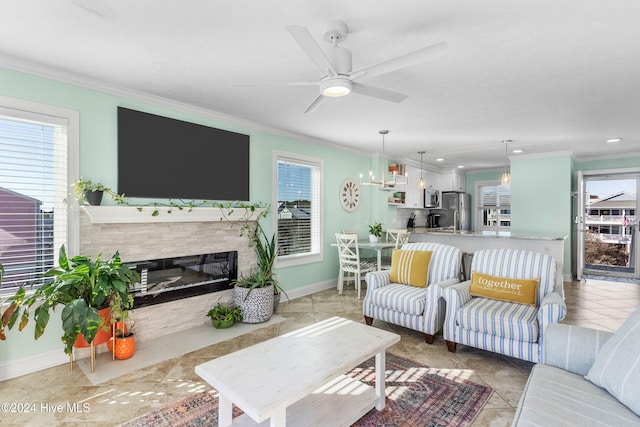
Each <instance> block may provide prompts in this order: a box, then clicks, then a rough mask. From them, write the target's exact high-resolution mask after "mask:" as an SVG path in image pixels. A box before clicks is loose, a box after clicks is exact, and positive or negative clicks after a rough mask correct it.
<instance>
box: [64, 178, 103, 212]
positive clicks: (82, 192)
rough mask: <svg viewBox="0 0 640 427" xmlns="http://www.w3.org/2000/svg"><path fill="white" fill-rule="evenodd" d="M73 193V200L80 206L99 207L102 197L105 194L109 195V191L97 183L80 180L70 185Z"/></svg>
mask: <svg viewBox="0 0 640 427" xmlns="http://www.w3.org/2000/svg"><path fill="white" fill-rule="evenodd" d="M71 188H73V190H74V192H75V198H76V200H77V201H78V204H80V205H91V206H100V203H102V195H103V194H104V193H105V192H107V193H109V194H110V193H111V189H110V188H108V187H105V186H104V185H102V184H100V183H99V182H98V183H95V184H94V183H92V182H91V181H89V180H87V181H85V180H83V179H82V178H80V179H78V180H77V181H75V182H74V183H73V184H71Z"/></svg>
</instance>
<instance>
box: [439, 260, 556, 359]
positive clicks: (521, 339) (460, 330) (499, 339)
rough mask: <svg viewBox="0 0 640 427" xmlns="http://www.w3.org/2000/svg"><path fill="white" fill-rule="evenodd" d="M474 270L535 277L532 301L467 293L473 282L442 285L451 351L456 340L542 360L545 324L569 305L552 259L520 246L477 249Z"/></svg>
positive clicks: (446, 327) (464, 343)
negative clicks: (502, 298)
mask: <svg viewBox="0 0 640 427" xmlns="http://www.w3.org/2000/svg"><path fill="white" fill-rule="evenodd" d="M474 272H478V273H484V274H490V275H492V276H499V277H509V278H517V279H533V278H538V279H539V283H538V288H537V294H536V305H535V306H533V305H525V304H517V303H512V302H505V301H499V300H494V299H488V298H482V297H475V296H471V293H470V291H469V287H470V285H471V281H466V282H463V283H459V284H456V285H454V286H451V287H449V288H447V289H445V290H444V294H443V295H444V299H445V300H446V312H447V313H446V319H445V324H444V331H443V335H444V339H445V341H446V343H447V347H448V349H449V351H451V352H455V350H456V343H459V344H463V345H468V346H471V347H476V348H481V349H483V350H488V351H492V352H494V353H500V354H504V355H507V356H511V357H516V358H518V359H523V360H528V361H530V362H535V363H540V362H542V342H543V339H544V332H545V329H546V327H547V326H549V325H550V324H553V323H558V322H560V321H561V320H562V319H564V316H565V314H566V313H567V307H566V305H565V302H564V297H563V287H562V281H561V280H562V279H560V282H559V285H556V260H555V259H554V258H553V257H551V256H549V255H545V254H541V253H537V252H531V251H525V250H520V249H490V250H481V251H477V252H476V253H475V254H474V256H473V261H472V262H471V274H472V275H473V273H474Z"/></svg>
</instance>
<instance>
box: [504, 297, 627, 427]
mask: <svg viewBox="0 0 640 427" xmlns="http://www.w3.org/2000/svg"><path fill="white" fill-rule="evenodd" d="M636 311H637V312H638V313H637V314H636V320H632V321H633V322H635V323H636V329H640V322H638V320H637V319H640V309H638V310H636ZM621 329H622V328H621ZM616 333H618V332H616ZM637 335H638V333H637V331H636V337H635V338H636V340H635V341H636V343H633V342H629V343H628V344H630V345H631V346H633V345H634V344H635V348H627V349H624V348H622V347H623V346H624V344H623V346H621V345H619V343H614V342H613V341H612V337H614V334H612V333H610V332H605V331H599V330H596V329H589V328H583V327H578V326H570V325H564V324H553V325H549V326H548V327H547V330H546V337H545V341H544V346H543V347H544V350H543V356H544V362H543V364H538V365H535V366H534V367H533V370H532V371H531V375H530V376H529V380H528V381H527V385H526V386H525V390H524V393H523V395H522V397H521V399H520V403H519V405H518V409H517V411H516V415H515V418H514V420H513V424H512V427H516V426H520V427H531V426H540V427H543V426H544V427H548V426H554V427H555V426H580V427H588V426H616V427H618V426H640V417H639V416H638V414H637V413H634V412H633V411H632V410H631V409H630V408H629V407H627V406H625V404H623V403H621V402H620V401H619V400H618V399H617V398H616V397H614V396H613V395H612V394H610V393H609V391H607V390H606V389H604V388H600V387H599V386H597V385H595V384H594V383H593V382H591V381H590V380H589V379H587V376H589V375H593V370H592V367H593V366H594V365H595V363H596V362H595V361H596V359H597V358H599V357H601V353H602V349H603V346H605V347H606V346H609V347H610V348H609V349H608V350H610V351H611V354H612V355H614V357H616V356H623V360H624V361H623V362H622V363H621V360H620V359H619V360H615V358H609V359H608V360H606V359H605V360H600V361H598V362H597V363H601V364H603V365H607V364H609V366H608V367H607V368H605V369H610V370H611V371H609V372H605V374H606V377H607V379H609V380H611V379H613V380H615V377H616V376H618V375H616V372H617V373H619V374H620V375H619V379H621V380H622V381H623V382H624V381H626V383H627V384H626V385H625V386H623V388H622V389H624V387H628V388H627V389H626V392H625V393H626V396H625V397H626V399H627V403H628V402H629V400H631V401H633V402H636V403H638V389H640V384H639V383H638V377H637V374H636V377H630V378H629V377H628V374H629V373H631V374H632V375H633V372H634V371H635V372H637V371H638V370H640V366H636V365H638V364H640V355H639V354H638V351H637V349H638V345H637ZM624 339H633V337H630V336H629V338H624ZM622 342H623V341H622ZM625 344H626V343H625ZM628 350H631V351H630V352H628V353H625V354H624V355H623V354H622V353H623V352H627V351H628ZM618 352H620V353H619V354H616V353H618ZM634 366H635V368H634ZM629 368H631V369H629ZM590 370H591V372H590ZM612 371H614V372H613V373H612ZM609 388H611V389H612V390H613V391H614V392H615V391H616V389H615V386H612V387H609ZM634 389H635V393H636V395H635V396H633V395H632V394H633V390H634ZM630 395H631V396H630ZM637 407H638V406H637V405H636V411H637Z"/></svg>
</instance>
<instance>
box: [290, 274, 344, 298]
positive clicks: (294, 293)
mask: <svg viewBox="0 0 640 427" xmlns="http://www.w3.org/2000/svg"><path fill="white" fill-rule="evenodd" d="M337 283H338V279H329V280H325V281H323V282H317V283H312V284H310V285H307V286H303V287H301V288H296V289H292V290H290V291H287V295H288V296H289V299H296V298H300V297H306V296H307V295H311V294H315V293H316V292H321V291H325V290H327V289H331V288H334V289H335V288H336V286H337ZM286 301H287V297H286V296H284V295H283V296H281V297H280V302H286Z"/></svg>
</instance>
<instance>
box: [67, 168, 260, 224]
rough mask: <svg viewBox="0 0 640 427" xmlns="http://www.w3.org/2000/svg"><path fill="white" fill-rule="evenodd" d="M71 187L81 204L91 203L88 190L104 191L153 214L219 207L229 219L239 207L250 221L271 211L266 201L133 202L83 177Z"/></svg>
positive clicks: (119, 200) (257, 219)
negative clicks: (147, 209)
mask: <svg viewBox="0 0 640 427" xmlns="http://www.w3.org/2000/svg"><path fill="white" fill-rule="evenodd" d="M71 188H73V190H74V197H75V199H76V200H77V202H78V204H79V205H81V206H82V205H89V202H87V199H86V197H85V195H86V193H87V192H88V191H102V193H103V194H106V195H108V196H109V197H111V199H112V200H114V201H115V202H116V203H117V204H118V205H119V206H130V207H135V208H136V209H137V210H138V212H142V209H143V208H145V207H152V208H153V211H152V212H151V216H158V215H160V209H159V208H167V214H170V213H171V212H173V209H178V210H180V211H186V212H191V211H192V210H193V209H194V208H204V207H211V208H219V209H220V211H221V212H222V216H223V217H224V219H228V217H229V216H230V215H232V214H233V213H234V212H235V211H236V210H238V209H244V212H245V214H244V217H243V220H244V221H249V220H250V218H251V217H253V215H257V216H256V218H255V220H256V221H259V220H260V219H261V218H266V217H267V215H269V212H270V211H271V206H270V205H269V204H266V203H262V202H256V203H250V202H242V201H237V200H236V201H230V202H220V201H209V200H201V201H195V200H182V199H180V200H172V199H169V201H168V202H149V203H144V204H140V203H132V202H131V200H130V199H129V198H128V197H126V196H125V195H124V194H118V193H116V192H115V191H113V190H112V189H111V188H109V187H105V186H104V185H102V184H100V183H92V182H91V181H89V180H83V179H82V178H80V179H78V180H77V181H75V182H74V183H73V184H71Z"/></svg>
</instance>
